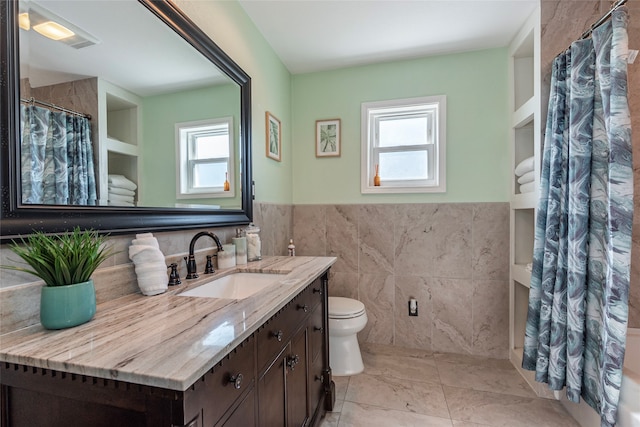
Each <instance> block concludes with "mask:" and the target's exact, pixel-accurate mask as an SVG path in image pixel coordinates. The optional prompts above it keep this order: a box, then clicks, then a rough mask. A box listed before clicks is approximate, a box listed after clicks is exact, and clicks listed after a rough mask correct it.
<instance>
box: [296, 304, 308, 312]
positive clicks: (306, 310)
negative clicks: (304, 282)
mask: <svg viewBox="0 0 640 427" xmlns="http://www.w3.org/2000/svg"><path fill="white" fill-rule="evenodd" d="M298 310H302V311H304V312H305V313H308V312H309V306H308V305H307V304H305V305H300V304H298Z"/></svg>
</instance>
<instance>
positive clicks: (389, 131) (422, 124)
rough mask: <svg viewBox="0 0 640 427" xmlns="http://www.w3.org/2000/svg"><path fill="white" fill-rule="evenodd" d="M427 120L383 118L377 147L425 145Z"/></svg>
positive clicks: (424, 118)
mask: <svg viewBox="0 0 640 427" xmlns="http://www.w3.org/2000/svg"><path fill="white" fill-rule="evenodd" d="M427 125H428V123H427V118H426V117H407V118H384V119H381V120H380V122H379V124H378V126H379V129H378V131H379V141H378V143H379V146H380V147H393V146H396V145H420V144H427V143H428V141H427Z"/></svg>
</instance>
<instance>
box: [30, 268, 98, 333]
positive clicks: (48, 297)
mask: <svg viewBox="0 0 640 427" xmlns="http://www.w3.org/2000/svg"><path fill="white" fill-rule="evenodd" d="M95 314H96V291H95V288H94V286H93V279H89V280H88V281H86V282H82V283H76V284H74V285H67V286H43V287H42V293H41V294H40V323H42V326H44V327H45V328H47V329H64V328H71V327H73V326H78V325H81V324H83V323H86V322H88V321H89V320H91V319H92V318H93V316H94V315H95Z"/></svg>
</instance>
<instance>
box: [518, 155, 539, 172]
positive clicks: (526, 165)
mask: <svg viewBox="0 0 640 427" xmlns="http://www.w3.org/2000/svg"><path fill="white" fill-rule="evenodd" d="M534 165H535V157H533V156H531V157H527V158H526V159H524V160H523V161H521V162H520V163H518V165H517V166H516V169H515V171H514V173H515V174H516V176H522V175H524V174H525V173H527V172H530V171H532V170H533V167H534Z"/></svg>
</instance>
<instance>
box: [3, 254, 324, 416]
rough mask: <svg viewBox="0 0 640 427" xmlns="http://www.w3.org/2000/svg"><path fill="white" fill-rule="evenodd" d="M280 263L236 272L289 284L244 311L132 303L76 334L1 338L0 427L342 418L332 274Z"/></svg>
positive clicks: (234, 303)
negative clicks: (334, 413) (337, 409)
mask: <svg viewBox="0 0 640 427" xmlns="http://www.w3.org/2000/svg"><path fill="white" fill-rule="evenodd" d="M334 262H335V258H322V257H272V258H267V259H265V260H262V261H259V262H255V263H249V264H248V265H247V267H246V268H242V269H237V268H236V269H232V270H229V271H223V272H221V273H217V275H219V276H223V275H225V274H229V273H232V272H233V271H246V272H260V273H279V274H286V275H285V276H281V278H279V279H278V283H277V285H275V286H272V287H269V288H267V289H263V290H262V291H259V292H258V293H256V294H254V295H253V296H249V297H247V298H245V299H240V300H232V299H218V298H203V297H189V296H180V295H179V294H180V293H181V292H184V291H186V290H188V289H193V288H196V287H197V286H198V285H201V284H203V283H205V282H207V281H209V280H211V276H209V277H201V278H200V279H197V280H194V281H189V283H187V284H186V285H182V287H178V289H171V290H170V291H169V292H167V293H165V294H162V295H158V296H153V297H144V296H142V295H138V294H136V295H129V296H126V297H123V298H119V299H116V300H112V301H109V302H107V303H104V304H101V305H99V306H98V312H97V315H96V317H95V318H94V319H93V320H92V321H91V322H89V323H86V324H84V325H81V326H78V327H76V328H71V329H66V330H60V331H47V330H45V329H43V328H42V327H41V326H40V325H37V326H33V327H30V328H27V329H23V330H20V331H16V332H13V333H11V334H7V335H3V336H2V337H0V361H1V362H2V364H1V367H0V383H1V388H0V393H1V394H0V400H1V404H2V417H1V420H0V421H1V422H0V425H1V426H3V427H8V426H16V427H19V426H58V425H59V426H63V425H64V426H67V425H73V426H92V427H95V426H114V425H118V426H153V427H155V426H167V427H172V426H190V427H196V426H198V427H199V426H251V425H254V426H313V425H316V424H317V423H318V422H319V421H320V418H321V417H322V415H323V414H324V412H325V411H326V410H327V409H332V406H333V402H334V399H335V397H334V385H333V382H332V379H331V369H330V367H329V353H328V345H329V342H328V316H327V286H328V270H329V268H330V266H331V265H332V264H333V263H334Z"/></svg>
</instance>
